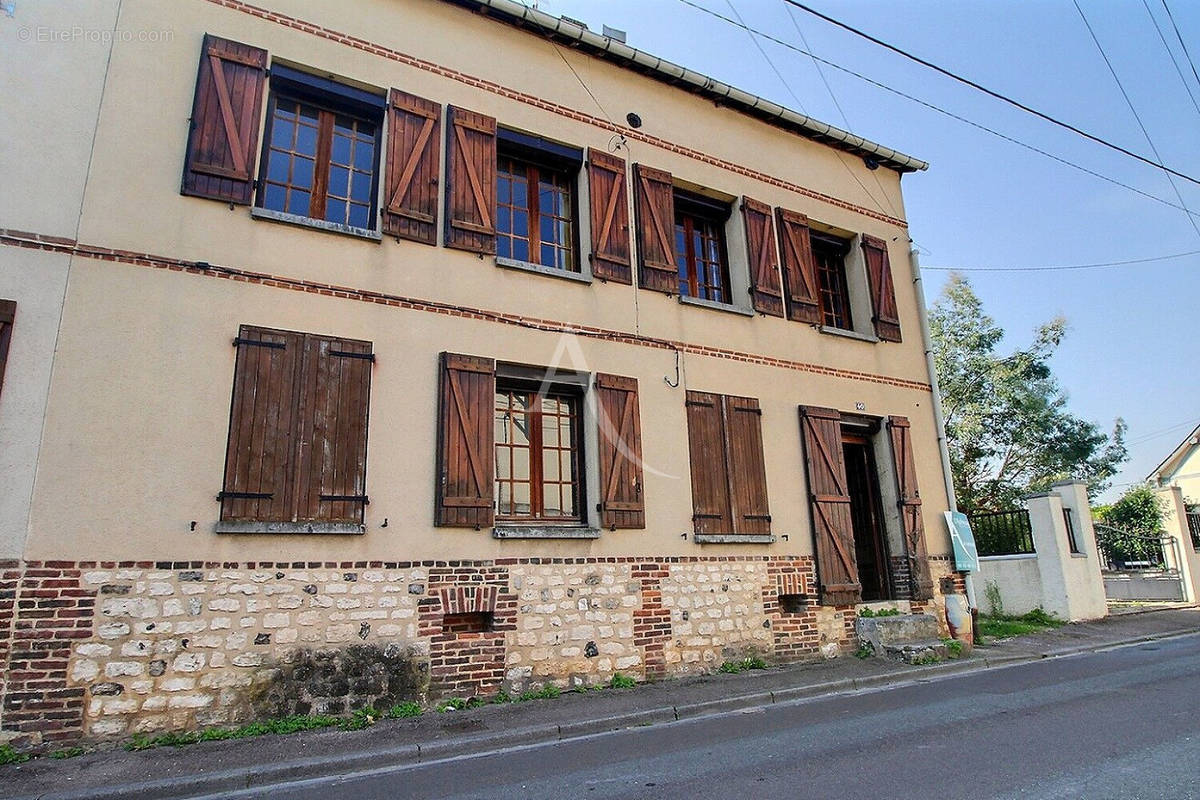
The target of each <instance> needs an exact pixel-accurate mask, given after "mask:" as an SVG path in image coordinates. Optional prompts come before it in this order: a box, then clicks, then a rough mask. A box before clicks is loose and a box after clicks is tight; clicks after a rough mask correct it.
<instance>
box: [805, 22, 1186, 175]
mask: <svg viewBox="0 0 1200 800" xmlns="http://www.w3.org/2000/svg"><path fill="white" fill-rule="evenodd" d="M783 2H785V3H787V4H788V5H792V6H795V7H796V8H799V9H800V10H802V11H806V12H808V13H809V14H812V15H813V16H816V17H820V18H821V19H823V20H825V21H826V22H829V23H831V24H833V25H836V26H838V27H839V28H843V29H845V30H847V31H849V32H850V33H853V34H854V35H855V36H860V37H862V38H863V39H866V40H867V41H869V42H872V43H873V44H877V45H879V46H880V47H883V48H885V49H887V50H891V51H892V52H893V53H896V54H898V55H900V56H903V57H904V58H907V59H908V60H909V61H913V62H915V63H917V64H920V65H921V66H923V67H927V68H928V69H931V70H933V71H934V72H937V73H939V74H941V75H944V76H946V77H947V78H950V79H951V80H954V81H957V82H958V83H961V84H963V85H964V86H969V87H971V88H972V89H975V90H977V91H980V92H983V93H984V94H986V95H988V96H989V97H993V98H995V99H997V100H999V101H1001V102H1003V103H1007V104H1008V105H1010V106H1013V107H1014V108H1019V109H1021V110H1022V111H1024V112H1025V113H1027V114H1032V115H1033V116H1035V117H1038V118H1039V119H1042V120H1045V121H1046V122H1049V123H1051V124H1052V125H1057V126H1058V127H1060V128H1064V129H1066V130H1069V131H1071V132H1072V133H1075V134H1078V135H1079V136H1082V137H1084V138H1085V139H1088V140H1090V141H1093V142H1095V143H1097V144H1100V145H1103V146H1104V147H1107V148H1109V149H1110V150H1115V151H1117V152H1118V153H1123V154H1124V155H1127V156H1129V157H1130V158H1135V159H1137V160H1138V161H1141V162H1142V163H1143V164H1149V165H1150V166H1152V167H1154V168H1155V169H1161V170H1163V171H1164V172H1167V173H1169V174H1171V175H1174V176H1176V177H1179V178H1183V179H1184V180H1187V181H1191V182H1192V183H1194V184H1196V185H1198V186H1200V179H1197V178H1193V177H1192V176H1191V175H1188V174H1187V173H1184V172H1180V171H1178V170H1175V169H1172V168H1171V167H1168V166H1166V165H1165V164H1163V163H1162V162H1161V160H1160V161H1154V160H1153V159H1149V158H1146V157H1145V156H1143V155H1139V154H1138V153H1135V152H1133V151H1132V150H1128V149H1126V148H1124V147H1121V146H1120V145H1119V144H1114V143H1112V142H1110V141H1108V140H1107V139H1102V138H1100V137H1099V136H1096V135H1095V134H1092V133H1088V132H1087V131H1085V130H1082V129H1081V128H1077V127H1075V126H1074V125H1072V124H1070V123H1069V122H1063V121H1062V120H1060V119H1057V118H1055V117H1052V116H1050V115H1049V114H1046V113H1044V112H1041V111H1038V110H1037V109H1036V108H1030V107H1029V106H1027V105H1025V104H1024V103H1022V102H1020V101H1018V100H1014V99H1012V98H1011V97H1008V96H1007V95H1003V94H1001V93H1000V92H997V91H994V90H992V89H989V88H987V87H986V86H982V85H980V84H978V83H976V82H975V81H973V80H971V79H970V78H964V77H963V76H961V75H958V74H956V73H954V72H951V71H950V70H948V69H945V68H944V67H939V66H938V65H937V64H934V63H933V62H931V61H926V60H925V59H923V58H921V57H920V56H915V55H913V54H912V53H909V52H908V51H907V50H902V49H900V48H899V47H896V46H895V45H893V44H889V43H887V42H885V41H883V40H882V39H879V38H876V37H874V36H872V35H871V34H869V33H866V32H865V31H861V30H859V29H858V28H855V27H854V26H852V25H847V24H846V23H845V22H842V21H841V20H838V19H834V18H833V17H831V16H828V15H826V14H822V13H821V12H820V11H817V10H816V9H815V8H811V7H809V6H806V5H804V4H803V3H801V2H798V0H783Z"/></svg>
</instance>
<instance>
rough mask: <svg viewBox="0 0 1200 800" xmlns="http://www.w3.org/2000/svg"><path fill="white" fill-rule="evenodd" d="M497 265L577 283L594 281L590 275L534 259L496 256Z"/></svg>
mask: <svg viewBox="0 0 1200 800" xmlns="http://www.w3.org/2000/svg"><path fill="white" fill-rule="evenodd" d="M496 266H497V267H504V268H505V269H519V270H523V271H525V272H532V273H535V274H537V275H547V276H549V277H551V278H562V279H564V280H568V281H575V282H576V283H591V282H592V277H591V276H590V275H583V274H580V273H578V272H568V271H567V270H565V269H558V268H557V267H547V266H546V265H545V264H534V263H533V262H532V261H518V260H517V259H515V258H505V257H504V256H496Z"/></svg>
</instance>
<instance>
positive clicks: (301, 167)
mask: <svg viewBox="0 0 1200 800" xmlns="http://www.w3.org/2000/svg"><path fill="white" fill-rule="evenodd" d="M312 182H313V161H312V159H311V158H297V159H294V160H293V161H292V186H294V187H298V188H300V189H311V188H312Z"/></svg>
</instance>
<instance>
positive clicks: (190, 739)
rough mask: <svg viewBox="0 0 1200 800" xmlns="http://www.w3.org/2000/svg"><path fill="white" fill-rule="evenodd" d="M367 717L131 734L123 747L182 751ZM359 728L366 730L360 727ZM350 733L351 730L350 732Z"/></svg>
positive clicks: (300, 718) (313, 717) (283, 719)
mask: <svg viewBox="0 0 1200 800" xmlns="http://www.w3.org/2000/svg"><path fill="white" fill-rule="evenodd" d="M372 713H373V712H372ZM360 715H361V716H360ZM366 716H368V715H367V714H363V713H362V712H355V716H351V717H332V716H327V715H324V714H312V715H306V716H292V717H281V718H279V719H266V720H261V721H259V722H248V723H246V724H245V725H242V726H240V727H237V728H205V729H204V730H202V731H183V732H168V733H160V734H158V735H157V736H148V735H146V734H144V733H138V734H134V736H133V738H131V739H130V740H129V741H128V742H126V743H125V749H126V750H129V751H131V752H136V751H138V750H150V749H152V748H155V747H182V746H183V745H187V744H195V743H196V742H221V741H225V740H227V739H246V738H249V737H251V736H270V735H284V734H289V733H298V732H300V731H311V730H317V729H320V728H333V727H341V726H346V725H357V724H359V722H360V721H361V720H362V718H363V717H366ZM356 717H358V721H356ZM367 724H370V723H367ZM362 727H366V726H365V725H363V726H362ZM351 729H352V730H353V728H351Z"/></svg>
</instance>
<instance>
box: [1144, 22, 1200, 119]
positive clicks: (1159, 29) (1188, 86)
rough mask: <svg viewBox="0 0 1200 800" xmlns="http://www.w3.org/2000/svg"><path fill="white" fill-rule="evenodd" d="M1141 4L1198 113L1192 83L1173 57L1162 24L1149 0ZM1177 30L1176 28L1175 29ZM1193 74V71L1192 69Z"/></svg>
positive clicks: (1199, 107) (1197, 104)
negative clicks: (1151, 8) (1151, 7)
mask: <svg viewBox="0 0 1200 800" xmlns="http://www.w3.org/2000/svg"><path fill="white" fill-rule="evenodd" d="M1142 5H1143V6H1145V7H1146V13H1147V14H1149V15H1150V21H1151V22H1153V23H1154V30H1155V31H1156V32H1157V33H1158V40H1159V41H1160V42H1162V46H1163V49H1164V50H1166V51H1167V55H1168V56H1170V57H1171V63H1172V64H1174V65H1175V74H1176V75H1178V76H1179V82H1180V83H1182V84H1183V88H1184V89H1186V90H1187V93H1188V97H1190V98H1191V99H1192V107H1193V108H1195V109H1196V113H1197V114H1200V101H1197V100H1196V95H1195V93H1194V92H1193V91H1192V85H1191V84H1190V83H1188V81H1187V78H1186V77H1184V74H1183V67H1181V66H1179V59H1177V58H1176V57H1175V51H1174V50H1172V49H1171V45H1169V44H1167V37H1166V35H1165V34H1164V33H1163V30H1162V26H1161V25H1159V24H1158V18H1157V17H1155V16H1154V12H1153V11H1151V10H1150V3H1149V0H1142ZM1175 32H1176V33H1178V32H1179V30H1178V29H1176V31H1175ZM1193 74H1195V72H1194V71H1193Z"/></svg>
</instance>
